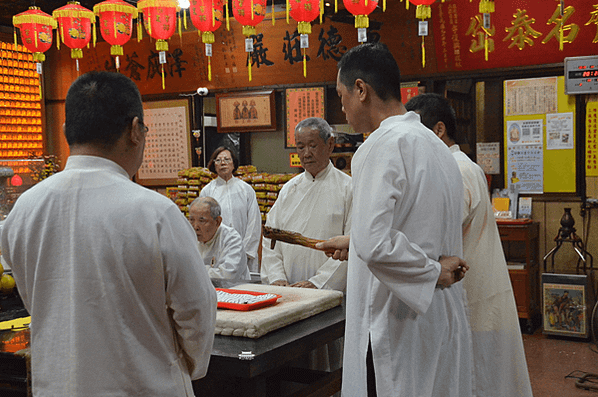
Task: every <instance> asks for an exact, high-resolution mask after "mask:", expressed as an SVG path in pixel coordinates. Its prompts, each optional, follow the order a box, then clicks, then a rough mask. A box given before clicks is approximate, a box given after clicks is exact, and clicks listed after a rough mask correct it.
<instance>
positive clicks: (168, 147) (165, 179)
mask: <svg viewBox="0 0 598 397" xmlns="http://www.w3.org/2000/svg"><path fill="white" fill-rule="evenodd" d="M143 110H144V123H145V125H146V126H147V127H148V128H149V130H148V132H147V135H146V137H145V152H144V155H143V163H142V164H141V167H140V168H139V171H137V175H136V181H137V182H138V183H140V184H142V185H145V186H168V185H173V184H176V180H177V178H178V172H179V171H180V170H182V169H186V168H189V167H191V150H190V147H191V137H190V130H191V128H190V117H189V99H173V100H164V101H153V102H144V103H143Z"/></svg>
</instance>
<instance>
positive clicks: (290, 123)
mask: <svg viewBox="0 0 598 397" xmlns="http://www.w3.org/2000/svg"><path fill="white" fill-rule="evenodd" d="M285 106H286V114H287V116H286V127H285V131H286V134H285V136H286V138H285V147H286V148H294V147H295V127H296V126H297V124H299V122H300V121H301V120H303V119H306V118H308V117H320V118H325V114H324V110H325V109H324V87H308V88H289V89H287V90H286V94H285Z"/></svg>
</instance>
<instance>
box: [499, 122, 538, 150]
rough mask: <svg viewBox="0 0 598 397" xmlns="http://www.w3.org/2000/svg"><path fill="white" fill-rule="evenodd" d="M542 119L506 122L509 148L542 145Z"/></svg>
mask: <svg viewBox="0 0 598 397" xmlns="http://www.w3.org/2000/svg"><path fill="white" fill-rule="evenodd" d="M543 127H544V123H543V121H542V119H534V120H513V121H507V137H508V139H509V141H508V144H509V146H517V145H535V144H542V129H543Z"/></svg>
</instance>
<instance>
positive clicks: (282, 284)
mask: <svg viewBox="0 0 598 397" xmlns="http://www.w3.org/2000/svg"><path fill="white" fill-rule="evenodd" d="M270 285H277V286H279V287H288V286H289V285H290V284H289V282H288V281H287V280H276V281H274V282H273V283H270Z"/></svg>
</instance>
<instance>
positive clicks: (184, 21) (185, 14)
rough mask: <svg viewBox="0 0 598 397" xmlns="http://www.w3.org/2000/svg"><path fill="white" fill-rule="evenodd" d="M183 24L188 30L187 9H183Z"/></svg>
mask: <svg viewBox="0 0 598 397" xmlns="http://www.w3.org/2000/svg"><path fill="white" fill-rule="evenodd" d="M212 11H213V10H212ZM183 26H184V27H185V30H187V11H185V10H183Z"/></svg>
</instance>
